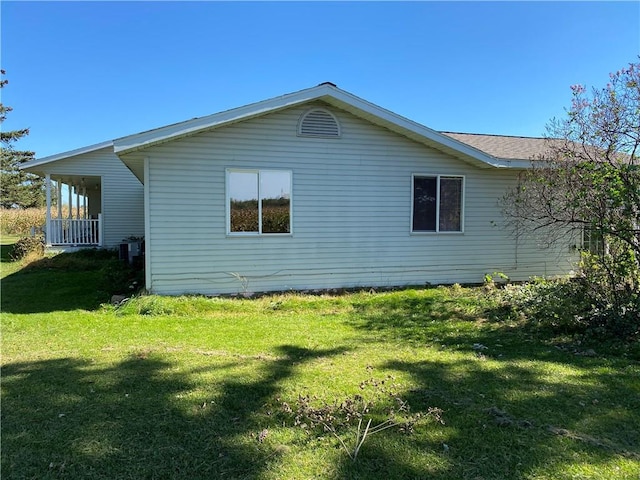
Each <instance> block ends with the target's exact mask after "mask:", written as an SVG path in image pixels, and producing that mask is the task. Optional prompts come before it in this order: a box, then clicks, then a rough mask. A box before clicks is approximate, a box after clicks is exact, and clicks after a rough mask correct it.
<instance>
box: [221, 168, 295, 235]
mask: <svg viewBox="0 0 640 480" xmlns="http://www.w3.org/2000/svg"><path fill="white" fill-rule="evenodd" d="M227 197H228V202H227V205H228V215H227V232H228V233H229V234H289V233H291V172H290V171H286V170H227Z"/></svg>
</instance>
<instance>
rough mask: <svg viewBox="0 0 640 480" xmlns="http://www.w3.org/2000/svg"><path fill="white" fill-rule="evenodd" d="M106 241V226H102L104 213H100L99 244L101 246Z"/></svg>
mask: <svg viewBox="0 0 640 480" xmlns="http://www.w3.org/2000/svg"><path fill="white" fill-rule="evenodd" d="M103 242H104V228H103V226H102V213H99V214H98V246H99V247H101V246H102V244H103Z"/></svg>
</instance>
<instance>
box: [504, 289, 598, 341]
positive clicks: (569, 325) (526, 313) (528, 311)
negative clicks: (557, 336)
mask: <svg viewBox="0 0 640 480" xmlns="http://www.w3.org/2000/svg"><path fill="white" fill-rule="evenodd" d="M496 295H498V296H500V298H501V299H502V300H503V302H505V303H506V304H507V305H508V306H509V307H510V309H511V312H512V313H515V314H517V315H518V316H519V317H521V318H524V319H526V320H527V321H529V322H531V323H534V324H537V325H539V326H542V327H547V328H551V329H552V330H554V331H558V332H563V333H567V332H572V331H574V332H575V331H578V330H581V329H583V328H584V324H583V323H582V318H583V314H584V312H585V310H587V309H588V308H589V306H588V304H586V299H585V296H584V292H583V287H582V285H580V283H579V282H576V281H574V280H569V279H562V280H548V279H544V278H535V279H533V280H532V281H531V282H529V283H524V284H520V285H507V286H506V287H505V288H504V289H503V290H501V291H498V292H497V293H496Z"/></svg>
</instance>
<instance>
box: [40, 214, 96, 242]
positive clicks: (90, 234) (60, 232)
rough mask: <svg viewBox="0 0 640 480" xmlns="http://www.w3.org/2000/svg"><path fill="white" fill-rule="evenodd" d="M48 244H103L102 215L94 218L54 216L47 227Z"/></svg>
mask: <svg viewBox="0 0 640 480" xmlns="http://www.w3.org/2000/svg"><path fill="white" fill-rule="evenodd" d="M46 230H47V231H46V241H47V245H74V246H75V245H96V246H102V215H98V218H97V219H93V218H78V219H76V218H52V219H50V220H49V225H48V228H47V229H46Z"/></svg>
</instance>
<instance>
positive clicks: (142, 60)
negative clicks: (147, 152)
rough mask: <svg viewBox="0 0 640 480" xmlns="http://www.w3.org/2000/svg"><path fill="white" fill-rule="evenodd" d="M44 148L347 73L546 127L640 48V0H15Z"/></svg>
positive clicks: (455, 127)
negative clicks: (575, 95)
mask: <svg viewBox="0 0 640 480" xmlns="http://www.w3.org/2000/svg"><path fill="white" fill-rule="evenodd" d="M0 9H1V22H2V25H1V27H2V30H1V31H2V33H1V35H2V38H1V40H2V45H1V55H2V57H1V64H2V68H3V69H4V70H6V71H7V75H6V78H7V79H8V80H9V82H10V83H9V85H8V86H7V87H5V88H3V89H2V102H3V103H4V104H5V105H10V106H12V107H13V108H14V111H13V112H11V113H10V114H9V117H8V119H7V121H5V123H4V124H3V125H2V128H3V129H5V130H10V129H15V128H22V127H29V128H30V129H31V133H30V135H29V136H28V137H26V138H25V139H23V140H21V141H20V142H19V143H18V144H17V145H16V147H17V148H19V149H23V150H34V151H35V152H36V155H37V157H43V156H47V155H50V154H54V153H59V152H62V151H66V150H71V149H74V148H78V147H82V146H85V145H90V144H93V143H98V142H101V141H104V140H110V139H114V138H117V137H120V136H124V135H128V134H133V133H137V132H140V131H144V130H148V129H152V128H156V127H160V126H163V125H166V124H169V123H175V122H179V121H182V120H187V119H190V118H193V117H198V116H203V115H208V114H212V113H216V112H218V111H222V110H226V109H229V108H234V107H238V106H242V105H245V104H247V103H252V102H256V101H260V100H264V99H267V98H271V97H274V96H278V95H281V94H284V93H289V92H293V91H297V90H300V89H303V88H307V87H311V86H314V85H317V84H319V83H321V82H324V81H331V82H333V83H335V84H337V85H338V87H340V88H342V89H344V90H347V91H349V92H351V93H353V94H355V95H357V96H359V97H362V98H364V99H366V100H368V101H370V102H373V103H375V104H377V105H379V106H381V107H384V108H387V109H389V110H392V111H394V112H396V113H398V114H400V115H403V116H405V117H408V118H410V119H412V120H414V121H417V122H419V123H422V124H424V125H426V126H428V127H430V128H434V129H436V130H448V131H460V132H475V133H495V134H505V135H532V136H539V135H541V134H542V133H543V132H544V127H545V124H546V123H547V122H548V121H549V120H550V119H551V118H552V117H560V116H562V115H563V114H564V107H566V106H568V105H569V103H570V98H571V96H570V90H569V85H571V84H575V83H581V84H586V85H588V86H604V85H605V84H606V82H607V80H608V74H609V72H611V71H615V70H618V69H619V68H621V67H623V66H626V65H627V64H628V63H630V62H635V61H638V60H637V56H638V54H639V53H640V2H567V3H559V2H531V3H528V2H495V3H485V2H447V3H439V2H407V3H404V2H384V3H383V2H353V3H343V2H327V3H325V2H309V3H298V2H282V3H275V2H257V3H253V2H237V3H236V2H228V3H224V2H10V1H2V3H1V5H0Z"/></svg>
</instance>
